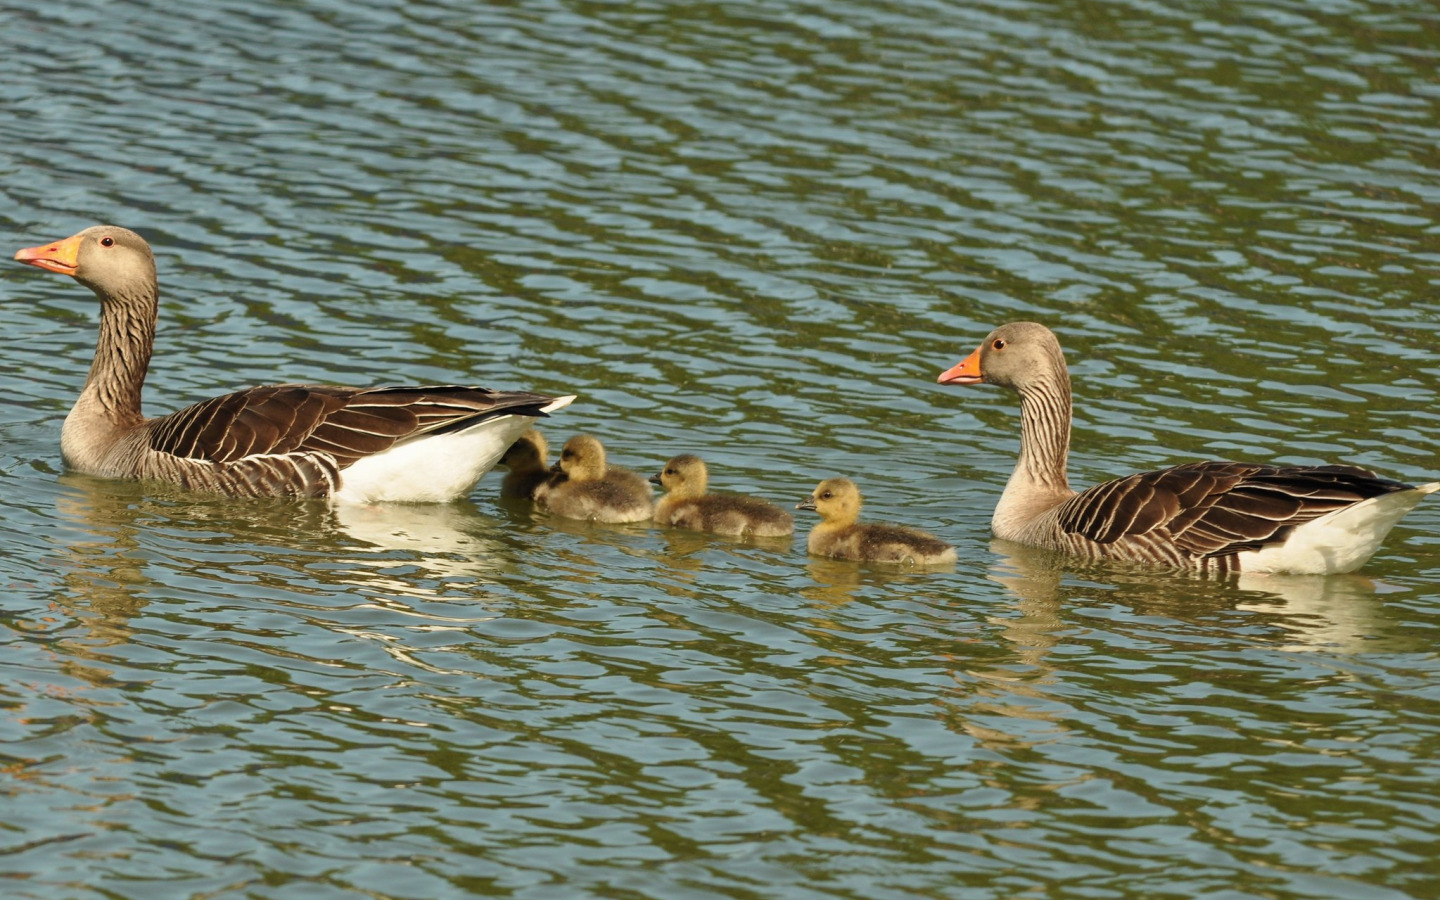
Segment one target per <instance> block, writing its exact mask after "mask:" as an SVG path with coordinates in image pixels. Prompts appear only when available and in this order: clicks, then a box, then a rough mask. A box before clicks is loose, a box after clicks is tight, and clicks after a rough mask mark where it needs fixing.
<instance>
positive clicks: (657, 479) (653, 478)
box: [650, 472, 661, 484]
mask: <svg viewBox="0 0 1440 900" xmlns="http://www.w3.org/2000/svg"><path fill="white" fill-rule="evenodd" d="M660 474H661V473H659V472H656V473H655V474H654V475H651V476H650V483H651V484H661V481H660Z"/></svg>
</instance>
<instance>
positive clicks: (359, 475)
mask: <svg viewBox="0 0 1440 900" xmlns="http://www.w3.org/2000/svg"><path fill="white" fill-rule="evenodd" d="M574 399H575V397H574V395H570V396H567V397H557V398H555V399H554V400H552V401H551V402H550V403H549V404H547V405H546V406H544V407H543V408H542V411H544V412H547V413H549V412H553V411H555V410H557V409H564V408H565V407H566V406H569V405H570V402H571V401H573V400H574ZM534 424H535V417H534V416H518V415H512V416H497V417H496V418H493V419H486V420H484V421H483V422H480V423H479V424H477V425H474V426H473V427H470V428H467V429H465V430H464V431H454V432H448V433H444V434H431V435H426V436H424V437H421V438H417V439H416V440H413V441H404V442H401V443H399V444H396V445H395V446H394V447H391V448H390V449H389V450H386V451H385V452H383V453H376V454H375V455H374V456H366V457H364V458H362V459H359V460H357V461H356V462H355V464H354V465H352V466H350V467H349V468H347V469H345V470H344V471H342V472H341V473H340V489H339V490H337V491H336V492H335V493H334V494H333V495H332V496H333V499H334V501H335V502H336V503H447V502H449V501H451V500H458V499H459V498H461V497H464V496H465V495H466V494H469V493H470V491H471V490H472V489H473V488H474V487H475V484H476V483H477V482H478V481H479V480H480V478H481V476H483V475H484V474H485V473H486V472H488V471H490V470H491V469H493V468H494V467H495V464H496V463H498V462H499V461H500V457H502V456H504V455H505V451H506V450H508V449H509V448H510V445H511V444H513V443H515V440H516V439H517V438H518V437H520V435H522V434H524V433H525V432H526V431H527V430H528V429H530V428H531V427H532V426H534Z"/></svg>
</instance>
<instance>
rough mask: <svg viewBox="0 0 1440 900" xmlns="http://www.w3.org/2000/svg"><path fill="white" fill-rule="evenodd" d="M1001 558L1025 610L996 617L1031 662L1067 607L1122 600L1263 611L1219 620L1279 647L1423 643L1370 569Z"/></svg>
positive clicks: (1054, 637) (1172, 609)
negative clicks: (1278, 570) (1217, 569)
mask: <svg viewBox="0 0 1440 900" xmlns="http://www.w3.org/2000/svg"><path fill="white" fill-rule="evenodd" d="M990 548H991V550H992V551H993V552H994V553H996V554H997V555H998V556H999V559H998V560H997V561H996V562H995V563H994V564H993V565H992V566H991V570H990V573H989V578H990V579H991V580H992V581H994V582H996V583H998V584H1001V585H1003V586H1004V587H1005V589H1006V591H1007V592H1008V593H1009V594H1010V595H1011V597H1012V598H1013V599H1014V601H1015V603H1014V606H1013V609H1014V611H1015V612H1016V613H1018V616H1013V617H1012V616H1007V617H1003V618H1001V619H999V620H997V624H999V623H1003V624H1004V626H1005V629H1006V635H1007V637H1008V638H1009V639H1010V640H1011V641H1012V642H1014V643H1015V645H1016V646H1017V648H1021V649H1022V652H1023V653H1024V654H1025V655H1026V656H1027V657H1029V658H1028V659H1027V661H1028V662H1030V663H1032V664H1034V663H1036V662H1037V661H1038V659H1040V658H1042V657H1043V655H1044V652H1045V651H1047V650H1049V649H1051V648H1052V647H1054V646H1055V644H1056V643H1058V642H1059V641H1060V640H1063V635H1064V632H1065V630H1066V628H1065V626H1064V625H1063V623H1062V616H1061V611H1062V610H1064V609H1067V608H1071V607H1074V606H1075V605H1080V604H1084V603H1088V602H1100V603H1106V604H1110V603H1124V604H1126V605H1127V606H1129V607H1130V608H1132V609H1133V610H1134V611H1135V613H1137V614H1138V615H1142V616H1167V617H1174V618H1176V619H1178V620H1180V621H1188V622H1197V623H1198V622H1204V621H1205V620H1206V618H1207V616H1208V615H1209V614H1210V613H1212V612H1221V611H1226V612H1228V611H1238V612H1249V613H1254V614H1256V615H1255V616H1254V617H1251V618H1249V619H1248V620H1247V619H1241V618H1234V617H1225V618H1223V619H1222V621H1226V622H1229V623H1232V624H1233V625H1235V626H1236V627H1243V628H1245V629H1246V630H1247V632H1250V633H1252V634H1253V633H1257V632H1256V629H1257V628H1258V629H1262V630H1263V631H1261V632H1258V633H1268V634H1269V635H1270V637H1271V638H1272V639H1273V640H1274V641H1275V642H1276V646H1277V647H1278V648H1280V649H1288V650H1307V649H1308V650H1322V649H1323V650H1331V651H1343V652H1405V651H1410V650H1418V649H1421V647H1422V646H1423V644H1422V642H1421V641H1420V640H1418V639H1417V636H1415V635H1407V634H1405V633H1404V632H1403V630H1401V629H1398V628H1396V627H1395V626H1394V623H1392V622H1390V621H1388V620H1387V618H1386V616H1385V600H1384V596H1385V595H1386V594H1387V593H1393V592H1394V591H1395V590H1396V588H1394V587H1393V586H1386V585H1384V584H1377V582H1375V581H1373V580H1372V579H1370V578H1368V577H1366V576H1363V575H1354V574H1351V575H1240V576H1237V577H1233V578H1228V579H1212V578H1204V577H1201V576H1198V575H1194V574H1192V573H1186V572H1174V573H1172V572H1147V571H1144V570H1140V569H1132V568H1127V567H1123V566H1106V565H1103V564H1095V563H1087V562H1085V561H1083V560H1073V559H1067V558H1066V557H1064V556H1063V555H1061V554H1057V553H1054V552H1051V551H1048V550H1041V549H1037V548H1034V547H1026V546H1022V545H1020V544H1015V543H1011V542H1009V541H1002V540H994V541H992V542H991V544H990Z"/></svg>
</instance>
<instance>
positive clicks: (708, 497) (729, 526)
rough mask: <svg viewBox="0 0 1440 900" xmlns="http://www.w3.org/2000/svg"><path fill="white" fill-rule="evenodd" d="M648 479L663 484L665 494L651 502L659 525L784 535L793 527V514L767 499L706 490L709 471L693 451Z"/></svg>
mask: <svg viewBox="0 0 1440 900" xmlns="http://www.w3.org/2000/svg"><path fill="white" fill-rule="evenodd" d="M650 481H651V483H652V484H658V485H660V486H662V487H664V488H665V496H664V497H661V498H660V502H659V503H657V504H655V522H656V523H657V524H659V525H670V526H672V527H675V528H688V529H690V530H691V531H709V532H714V533H715V534H728V535H735V536H745V535H754V536H755V537H784V536H785V535H788V534H793V533H794V531H795V519H794V517H793V516H791V515H790V514H789V513H788V512H786V511H785V510H783V509H781V508H780V507H778V506H776V505H775V504H773V503H771V502H769V501H768V500H761V499H760V498H759V497H746V496H744V495H741V494H711V493H707V490H708V488H709V483H710V472H709V470H708V469H707V468H706V467H705V461H704V460H703V459H701V458H700V457H698V456H695V455H694V454H691V453H685V454H682V455H680V456H677V457H675V458H674V459H672V460H670V461H669V462H667V463H666V464H665V468H663V469H661V470H660V471H659V472H658V473H657V474H655V475H654V476H652V477H651V478H650Z"/></svg>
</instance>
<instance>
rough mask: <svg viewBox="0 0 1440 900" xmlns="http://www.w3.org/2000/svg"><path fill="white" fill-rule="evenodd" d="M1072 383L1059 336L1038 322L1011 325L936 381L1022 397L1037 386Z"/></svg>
mask: <svg viewBox="0 0 1440 900" xmlns="http://www.w3.org/2000/svg"><path fill="white" fill-rule="evenodd" d="M1057 376H1063V379H1064V380H1067V381H1068V379H1069V374H1068V373H1067V372H1066V369H1065V355H1064V353H1062V352H1061V350H1060V341H1059V340H1058V339H1056V337H1055V333H1054V332H1052V331H1051V330H1050V329H1048V328H1046V327H1045V326H1044V325H1041V324H1039V323H1038V322H1011V323H1009V324H1007V325H1001V326H1000V327H999V328H997V329H995V330H994V331H992V332H990V334H989V335H988V336H987V337H986V338H985V340H984V341H981V343H980V346H979V347H977V348H975V352H973V353H971V354H970V355H969V356H967V357H965V359H963V360H961V361H960V362H959V363H956V364H955V365H954V366H952V367H951V368H949V369H947V370H945V371H944V372H942V373H941V374H940V377H939V378H938V379H936V380H937V381H938V382H939V383H940V384H996V385H999V386H1000V387H1003V388H1009V389H1010V390H1012V391H1017V392H1019V393H1021V394H1024V393H1026V392H1027V391H1028V390H1029V389H1030V388H1032V387H1033V386H1035V385H1038V384H1041V383H1044V382H1047V381H1053V380H1055V379H1056V377H1057Z"/></svg>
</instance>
